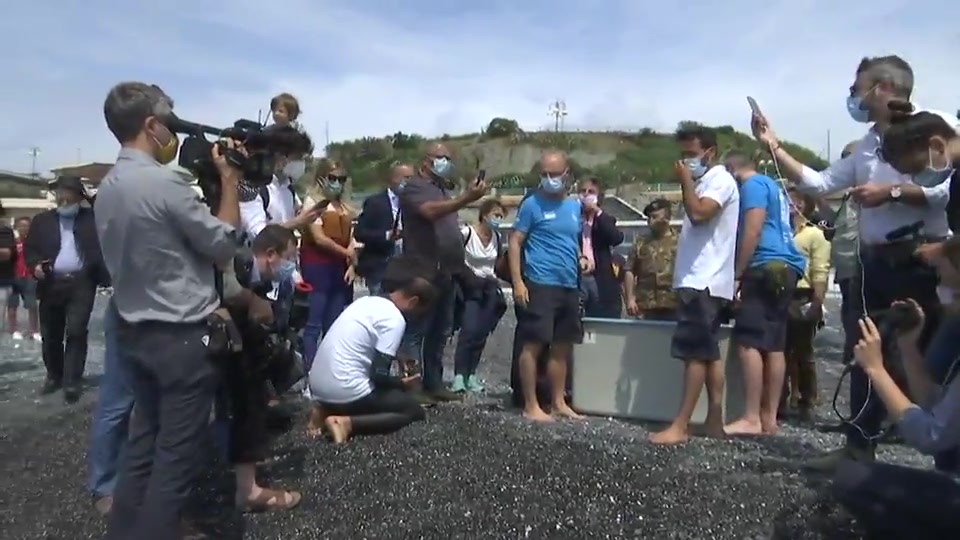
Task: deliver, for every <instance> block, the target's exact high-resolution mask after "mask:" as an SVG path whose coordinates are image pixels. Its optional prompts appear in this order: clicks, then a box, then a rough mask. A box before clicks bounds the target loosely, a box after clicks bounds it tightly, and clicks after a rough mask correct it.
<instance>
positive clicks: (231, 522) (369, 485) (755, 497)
mask: <svg viewBox="0 0 960 540" xmlns="http://www.w3.org/2000/svg"><path fill="white" fill-rule="evenodd" d="M105 303H106V302H105V298H103V297H101V298H99V299H98V303H97V308H96V310H95V313H94V317H93V322H92V323H91V326H90V335H91V346H90V355H89V358H90V360H89V363H88V367H87V374H88V379H89V382H90V385H91V388H89V389H88V390H87V392H86V394H85V396H84V398H83V400H82V401H81V402H80V403H79V404H78V405H75V406H72V407H67V406H65V405H63V403H62V399H61V397H60V396H59V395H56V396H51V397H46V398H39V397H37V393H36V391H37V388H38V386H39V383H40V381H41V380H42V377H43V369H42V364H41V361H40V351H39V345H38V344H35V343H32V342H26V341H20V342H14V341H11V340H10V338H9V336H6V335H5V336H4V337H2V338H0V538H3V539H4V540H15V539H30V540H33V539H44V540H60V539H62V540H75V539H76V540H79V539H86V538H91V539H92V538H101V537H102V535H103V531H104V523H103V522H102V520H101V519H100V518H99V517H98V516H97V515H96V514H95V512H94V510H93V507H92V504H91V502H92V501H91V499H90V497H89V496H88V495H87V494H86V492H85V489H84V485H85V480H86V446H87V438H88V427H89V423H90V422H89V418H90V411H91V407H92V403H93V402H94V400H95V399H96V389H95V385H96V383H97V378H98V375H99V374H100V373H101V371H102V359H103V339H102V338H103V330H102V313H103V307H104V304H105ZM838 312H839V310H838V309H837V306H835V305H834V306H833V307H832V309H831V310H830V317H831V319H834V320H831V321H830V324H829V325H828V328H826V329H824V331H823V332H821V334H820V335H819V336H818V338H817V346H818V353H819V355H820V374H821V392H822V401H823V403H824V405H823V406H822V407H821V410H820V418H819V421H820V422H821V423H823V424H829V423H833V422H834V421H835V420H834V418H833V415H832V412H829V411H830V404H829V402H830V398H831V397H832V395H833V387H834V385H835V383H836V381H837V377H838V375H839V372H840V365H839V354H840V344H841V336H840V333H839V332H838V331H837V330H835V328H837V327H838V322H837V321H836V320H835V319H836V318H837V314H838ZM513 326H514V320H513V317H512V314H508V315H507V317H505V318H504V320H503V321H502V322H501V324H500V327H499V328H498V329H497V331H496V333H495V335H494V336H493V337H492V339H491V341H490V343H489V344H488V346H487V351H486V355H485V358H484V361H483V364H482V367H481V376H482V378H484V379H485V381H486V383H487V387H488V390H487V395H486V396H484V397H483V398H480V399H472V400H470V401H468V402H467V403H463V404H450V405H443V406H440V407H436V408H434V409H431V410H430V411H429V413H428V417H427V421H426V422H423V423H421V424H419V425H415V426H412V427H410V428H408V429H405V430H403V431H402V432H400V433H398V434H395V435H392V436H386V437H370V438H359V439H356V440H353V441H351V442H350V443H348V444H346V445H344V446H340V447H335V446H333V445H331V444H328V443H326V442H321V441H313V440H309V439H307V438H306V437H305V436H304V435H303V430H302V426H301V425H299V424H298V425H297V426H296V427H295V428H294V429H292V430H290V431H289V432H287V433H286V434H283V435H282V436H280V437H279V439H278V440H277V441H276V443H275V445H274V448H275V458H274V459H273V460H272V461H271V462H270V463H269V464H268V465H267V466H266V467H264V474H263V477H264V479H265V480H267V481H268V482H270V483H272V484H276V485H280V486H284V487H289V488H295V489H300V490H302V491H303V493H304V501H303V503H302V504H301V505H300V507H299V508H298V509H296V510H295V511H293V512H291V513H285V514H269V515H260V516H246V517H240V516H237V515H235V514H234V512H233V511H232V510H231V509H230V502H231V501H232V483H231V479H232V475H231V474H230V473H229V472H228V471H226V470H225V469H224V468H223V467H220V466H218V465H216V464H215V463H214V461H213V459H212V460H211V465H210V466H209V467H208V468H207V470H206V473H205V478H204V480H203V482H202V485H201V488H200V489H198V490H197V494H196V502H195V504H192V505H191V514H192V515H194V516H196V520H197V521H198V523H199V524H200V525H201V528H202V529H203V530H205V531H206V532H208V533H209V534H210V535H211V538H217V539H233V538H252V539H292V538H303V539H336V540H344V539H354V538H356V539H404V540H408V539H424V540H446V539H471V540H472V539H496V540H508V539H551V540H561V539H588V538H590V539H593V538H596V539H600V538H609V539H616V538H648V539H657V540H661V539H663V540H667V539H704V540H723V539H737V540H743V539H767V538H777V539H855V538H860V537H861V536H860V535H859V533H858V532H857V530H856V527H855V526H854V525H853V524H852V523H851V521H850V519H849V517H848V516H846V515H845V514H844V513H843V512H842V511H841V510H839V509H838V508H837V506H836V503H835V502H834V501H833V500H832V499H831V498H830V497H829V494H828V492H827V490H826V489H825V487H826V486H825V484H826V481H825V479H823V478H816V477H811V476H808V475H803V474H800V472H799V470H798V468H797V466H796V464H797V463H798V461H800V460H802V459H805V458H808V457H811V456H816V455H817V454H818V453H820V452H823V451H826V450H829V449H831V448H835V447H836V446H837V445H839V444H841V442H842V438H841V436H840V435H838V434H828V433H821V432H819V431H816V430H813V429H808V428H799V427H794V426H790V425H788V426H786V427H785V428H784V429H783V432H782V434H780V435H778V436H775V437H770V438H765V439H735V440H726V441H715V440H706V439H695V440H693V441H692V442H691V443H689V444H687V445H685V446H682V447H677V448H659V447H654V446H652V445H651V444H649V443H647V442H646V440H645V438H646V436H647V435H648V433H649V431H648V430H649V429H654V428H656V426H642V425H637V424H631V423H626V422H622V421H616V420H610V419H603V418H591V419H589V420H588V421H586V422H576V423H574V422H570V423H567V422H562V423H557V424H556V425H550V426H539V425H531V424H530V423H528V422H525V421H524V420H523V419H522V418H521V417H519V416H518V415H517V414H516V413H515V412H514V411H512V410H509V409H507V408H506V407H505V405H504V403H505V395H506V392H507V390H508V381H509V363H510V358H509V355H510V349H511V340H512V336H513ZM448 352H452V351H448ZM448 356H449V355H448ZM448 359H449V358H448ZM841 396H842V397H843V398H844V402H843V403H842V404H841V407H840V408H841V410H844V411H845V410H846V403H845V397H846V392H845V391H844V392H842V393H841ZM880 459H882V460H884V461H888V462H897V463H906V464H913V465H919V466H926V465H928V462H927V460H926V459H924V458H922V457H920V456H919V455H918V454H916V453H915V452H913V451H911V450H908V449H906V448H902V447H899V446H893V445H887V446H884V447H883V448H882V449H881V451H880Z"/></svg>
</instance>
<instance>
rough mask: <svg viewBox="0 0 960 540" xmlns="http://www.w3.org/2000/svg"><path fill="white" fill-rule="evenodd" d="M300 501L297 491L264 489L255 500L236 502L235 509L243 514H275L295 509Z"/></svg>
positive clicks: (300, 496) (300, 497)
mask: <svg viewBox="0 0 960 540" xmlns="http://www.w3.org/2000/svg"><path fill="white" fill-rule="evenodd" d="M302 499H303V496H302V495H301V494H300V493H299V492H297V491H284V490H274V489H264V490H263V491H261V492H260V496H258V497H257V498H256V499H253V500H252V501H244V502H238V503H237V507H238V508H239V509H240V511H242V512H243V513H244V514H258V513H262V512H277V511H283V510H292V509H293V508H296V506H297V505H298V504H300V501H301V500H302Z"/></svg>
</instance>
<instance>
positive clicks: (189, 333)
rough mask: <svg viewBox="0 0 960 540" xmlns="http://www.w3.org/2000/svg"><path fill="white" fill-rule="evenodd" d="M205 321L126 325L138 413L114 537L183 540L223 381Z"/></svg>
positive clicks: (124, 351)
mask: <svg viewBox="0 0 960 540" xmlns="http://www.w3.org/2000/svg"><path fill="white" fill-rule="evenodd" d="M206 339H207V327H206V324H205V323H179V324H174V323H160V322H143V323H137V324H128V323H126V322H121V323H120V329H119V344H120V351H121V359H120V361H121V362H127V363H128V364H129V367H130V373H131V375H132V380H131V382H132V384H133V398H134V411H133V418H132V419H131V424H130V438H129V440H128V444H127V451H126V454H125V456H124V460H123V463H122V464H121V467H120V474H119V478H118V480H117V487H116V489H115V490H114V494H113V495H114V504H113V510H112V512H111V514H110V523H109V527H108V529H107V536H106V538H107V540H130V539H133V538H136V539H137V540H179V538H180V514H181V511H182V510H183V507H184V504H185V502H186V500H187V497H188V496H189V494H190V490H191V488H192V487H193V484H194V481H195V480H196V478H197V475H198V473H199V472H200V470H201V467H202V466H203V465H204V464H206V463H209V460H208V459H207V457H206V456H204V454H203V450H204V445H203V440H204V436H205V435H206V433H207V424H208V421H209V418H210V411H211V408H212V406H213V401H214V397H215V395H216V391H217V387H218V384H219V379H220V378H219V377H218V373H217V370H216V369H215V366H214V364H213V362H212V361H211V360H210V359H209V358H208V357H207V350H206V346H205V345H204V341H206Z"/></svg>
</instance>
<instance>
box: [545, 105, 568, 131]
mask: <svg viewBox="0 0 960 540" xmlns="http://www.w3.org/2000/svg"><path fill="white" fill-rule="evenodd" d="M547 114H549V115H550V116H552V117H553V130H554V131H556V132H558V133H559V132H560V129H561V128H562V127H563V121H564V119H565V118H566V117H567V103H566V101H563V100H561V99H556V100H554V102H553V103H551V104H550V108H549V109H547Z"/></svg>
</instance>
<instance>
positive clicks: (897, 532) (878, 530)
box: [833, 462, 960, 540]
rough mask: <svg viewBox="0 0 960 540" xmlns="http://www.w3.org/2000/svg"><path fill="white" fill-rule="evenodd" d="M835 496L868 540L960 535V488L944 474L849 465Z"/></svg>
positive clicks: (840, 473) (837, 482)
mask: <svg viewBox="0 0 960 540" xmlns="http://www.w3.org/2000/svg"><path fill="white" fill-rule="evenodd" d="M833 491H834V494H835V496H836V497H837V499H838V500H839V501H840V503H841V504H842V505H843V506H844V508H846V509H847V511H848V512H850V513H851V514H853V517H854V519H855V520H856V521H857V524H858V525H860V527H861V528H862V529H864V532H866V533H867V535H868V538H878V539H880V538H882V539H890V540H896V539H900V538H903V539H914V538H915V539H920V538H955V537H956V535H957V531H960V483H958V482H957V480H956V479H955V478H953V477H950V476H947V475H945V474H943V473H939V472H935V471H924V470H921V469H913V468H909V467H903V466H900V465H889V464H883V463H869V464H868V463H859V462H847V463H844V464H843V465H841V466H840V468H839V469H837V473H836V476H835V478H834V481H833Z"/></svg>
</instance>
